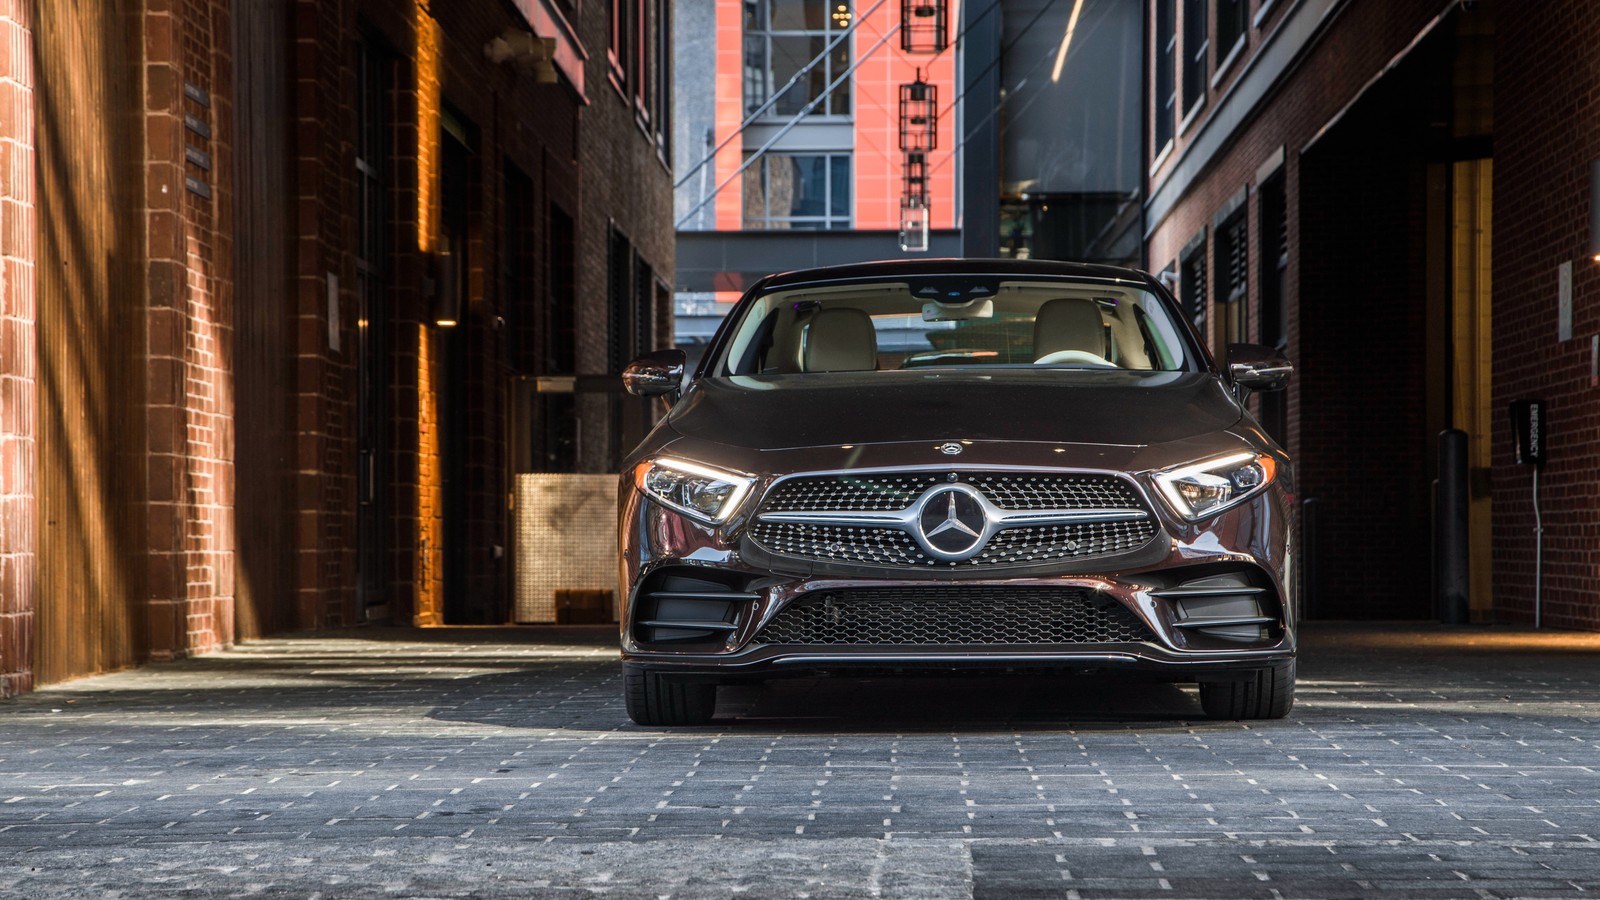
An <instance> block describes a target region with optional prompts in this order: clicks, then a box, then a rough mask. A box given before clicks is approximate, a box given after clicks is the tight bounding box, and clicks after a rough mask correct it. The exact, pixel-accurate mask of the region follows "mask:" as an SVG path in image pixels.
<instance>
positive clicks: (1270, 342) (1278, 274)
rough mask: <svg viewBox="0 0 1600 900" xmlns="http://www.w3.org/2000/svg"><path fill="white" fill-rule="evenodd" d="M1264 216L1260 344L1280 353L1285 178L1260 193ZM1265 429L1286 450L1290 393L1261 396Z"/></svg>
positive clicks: (1284, 333)
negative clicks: (1275, 349) (1273, 348)
mask: <svg viewBox="0 0 1600 900" xmlns="http://www.w3.org/2000/svg"><path fill="white" fill-rule="evenodd" d="M1259 194H1260V197H1261V215H1260V216H1258V217H1257V229H1258V230H1257V232H1256V233H1257V235H1258V237H1257V241H1256V243H1257V246H1258V247H1260V248H1261V250H1260V253H1259V254H1258V255H1259V256H1260V258H1261V263H1260V270H1259V271H1260V273H1261V274H1260V278H1261V291H1260V293H1261V313H1260V315H1261V318H1260V322H1259V324H1258V326H1257V340H1258V341H1259V342H1260V343H1263V344H1266V345H1267V346H1269V347H1275V348H1277V349H1278V350H1280V351H1287V350H1288V348H1289V316H1288V310H1287V309H1286V307H1285V305H1284V304H1285V299H1284V298H1285V295H1286V292H1285V290H1284V288H1285V284H1284V278H1285V275H1286V274H1287V272H1288V269H1289V216H1288V211H1287V208H1286V206H1285V203H1284V199H1285V198H1284V192H1283V174H1282V173H1281V172H1280V173H1279V174H1277V175H1274V176H1273V177H1272V178H1271V179H1270V180H1268V181H1267V182H1266V183H1265V184H1263V185H1261V188H1260V191H1259ZM1260 397H1261V399H1260V401H1259V402H1260V404H1261V415H1260V418H1261V427H1263V428H1265V429H1266V430H1267V434H1269V435H1272V439H1273V440H1275V441H1277V442H1278V443H1280V444H1283V445H1284V446H1288V441H1289V392H1288V391H1269V392H1267V393H1264V394H1261V395H1260Z"/></svg>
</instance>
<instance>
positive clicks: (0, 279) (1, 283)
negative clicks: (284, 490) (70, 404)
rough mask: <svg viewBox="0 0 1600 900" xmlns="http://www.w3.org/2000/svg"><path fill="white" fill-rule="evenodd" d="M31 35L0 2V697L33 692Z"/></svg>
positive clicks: (19, 13)
mask: <svg viewBox="0 0 1600 900" xmlns="http://www.w3.org/2000/svg"><path fill="white" fill-rule="evenodd" d="M33 152H34V139H33V36H32V30H31V17H30V15H29V5H28V2H27V0H3V2H0V258H3V259H0V697H9V696H12V695H14V694H19V693H22V692H24V691H28V690H31V689H32V688H33V649H32V644H33V605H34V585H35V584H36V576H35V562H34V540H35V534H34V529H35V516H34V512H35V510H36V508H37V504H36V502H35V496H34V484H35V474H34V470H35V458H34V454H35V450H34V432H35V423H36V421H37V420H36V417H35V415H34V409H35V404H34V400H35V390H34V360H35V353H36V349H35V338H34V226H35V219H34V196H33V191H34V156H33Z"/></svg>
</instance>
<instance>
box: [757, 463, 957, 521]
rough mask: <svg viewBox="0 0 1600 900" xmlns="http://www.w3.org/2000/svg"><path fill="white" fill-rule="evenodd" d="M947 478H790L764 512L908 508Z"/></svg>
mask: <svg viewBox="0 0 1600 900" xmlns="http://www.w3.org/2000/svg"><path fill="white" fill-rule="evenodd" d="M943 480H944V476H943V475H942V474H940V473H934V472H930V473H919V474H908V475H879V476H872V477H858V476H851V475H829V476H824V477H820V478H791V479H789V480H788V481H785V482H784V483H782V484H780V485H778V486H777V487H775V488H773V489H772V493H771V494H770V495H768V497H767V502H766V503H765V504H764V505H763V507H762V509H763V511H764V512H812V511H815V510H821V509H867V510H894V509H905V508H906V507H907V506H910V505H911V501H913V500H915V499H917V495H919V494H921V493H922V492H923V491H925V490H927V489H928V488H930V487H932V486H933V485H934V484H937V483H938V482H940V481H943Z"/></svg>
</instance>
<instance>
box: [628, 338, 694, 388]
mask: <svg viewBox="0 0 1600 900" xmlns="http://www.w3.org/2000/svg"><path fill="white" fill-rule="evenodd" d="M688 361H689V358H688V357H687V356H685V355H684V353H683V351H682V350H657V351H655V352H654V353H646V354H645V355H643V356H641V357H639V358H638V359H636V360H634V361H633V362H631V363H628V365H627V368H625V369H623V370H622V387H623V389H625V390H626V391H627V392H628V393H630V394H632V395H634V396H635V397H659V396H661V395H663V394H675V393H677V392H678V391H680V390H682V389H683V370H684V368H685V367H687V365H688Z"/></svg>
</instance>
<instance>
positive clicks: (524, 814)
mask: <svg viewBox="0 0 1600 900" xmlns="http://www.w3.org/2000/svg"><path fill="white" fill-rule="evenodd" d="M612 639H613V635H612V634H611V633H610V632H608V631H604V630H597V629H585V630H568V631H556V630H501V629H494V630H484V629H461V630H449V631H429V632H422V631H409V630H373V629H366V630H360V631H347V632H338V633H326V634H319V635H313V636H300V637H290V638H282V639H274V640H268V641H261V642H255V643H251V644H247V645H244V646H242V647H240V648H238V649H235V650H232V651H229V652H226V653H220V654H216V655H213V656H208V657H204V658H200V659H194V660H186V661H183V662H178V663H172V664H165V665H158V666H151V667H148V668H145V669H141V670H137V671H132V672H126V673H121V674H117V675H111V676H105V677H100V678H93V679H87V680H84V681H79V682H74V683H71V684H68V685H64V686H60V687H56V688H52V689H49V690H44V691H39V692H37V693H35V694H31V695H28V696H25V697H22V698H19V699H16V700H11V701H6V702H3V703H0V895H4V896H36V895H75V896H108V897H111V896H150V895H158V894H159V895H163V896H223V895H227V896H233V895H244V896H248V895H253V894H279V895H290V896H316V895H321V896H339V897H344V896H377V895H395V896H418V897H421V896H436V897H453V896H467V895H477V896H543V895H548V894H587V893H603V894H607V895H610V896H621V897H634V896H639V897H656V896H678V897H699V896H727V895H730V894H735V893H738V894H743V895H746V896H756V897H767V896H785V897H787V896H794V897H851V896H878V895H887V896H898V897H914V898H923V897H969V896H971V897H1002V896H1004V897H1027V896H1040V897H1043V896H1050V897H1073V896H1082V897H1135V896H1137V897H1328V896H1352V895H1371V894H1380V893H1381V894H1391V895H1404V896H1413V895H1415V896H1439V897H1511V896H1568V895H1572V896H1577V895H1582V894H1585V893H1593V892H1596V891H1600V691H1597V687H1600V635H1575V634H1562V633H1548V632H1546V633H1532V632H1517V631H1506V630H1482V629H1462V630H1449V631H1447V630H1443V629H1438V628H1432V627H1418V626H1399V627H1390V628H1370V627H1355V626H1335V625H1313V626H1311V627H1308V628H1307V629H1306V630H1305V633H1304V641H1303V649H1302V657H1301V660H1302V661H1301V683H1300V684H1301V689H1300V695H1299V697H1300V699H1299V703H1298V705H1297V706H1296V707H1295V710H1294V713H1293V714H1292V715H1291V717H1290V718H1289V719H1287V720H1284V721H1282V722H1268V723H1256V724H1252V725H1245V724H1240V723H1219V722H1208V721H1205V720H1204V719H1202V718H1201V717H1200V711H1199V704H1198V701H1197V699H1196V697H1195V694H1194V693H1193V690H1192V688H1180V687H1174V686H1169V685H1150V684H1139V683H1124V682H1118V681H1111V680H1106V679H1090V678H1072V679H1062V678H1056V679H1049V678H1040V677H1015V678H967V679H922V680H909V679H871V680H862V679H849V680H845V679H840V680H804V681H792V682H778V683H773V684H770V685H769V686H767V687H764V688H744V689H739V690H733V691H725V692H724V694H725V695H726V696H724V698H723V701H722V703H721V706H720V707H719V712H720V718H719V721H718V723H717V724H716V725H715V726H713V727H709V728H699V729H685V730H679V731H670V730H654V729H645V728H639V727H636V726H633V725H631V724H630V723H629V722H628V721H627V718H626V716H625V714H624V713H623V710H622V704H621V700H620V696H619V688H620V683H619V670H618V666H617V663H616V653H615V650H614V647H613V645H612V643H611V641H612Z"/></svg>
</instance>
